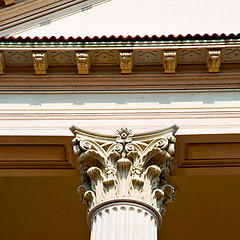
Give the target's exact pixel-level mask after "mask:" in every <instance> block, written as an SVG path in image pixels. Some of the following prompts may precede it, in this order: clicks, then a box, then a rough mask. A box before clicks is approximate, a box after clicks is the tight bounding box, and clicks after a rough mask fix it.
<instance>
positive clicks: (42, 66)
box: [32, 52, 48, 74]
mask: <svg viewBox="0 0 240 240" xmlns="http://www.w3.org/2000/svg"><path fill="white" fill-rule="evenodd" d="M32 58H33V66H34V69H35V73H36V74H46V73H47V68H48V62H47V54H46V52H33V53H32Z"/></svg>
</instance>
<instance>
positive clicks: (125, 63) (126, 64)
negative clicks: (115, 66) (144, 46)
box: [119, 51, 133, 73]
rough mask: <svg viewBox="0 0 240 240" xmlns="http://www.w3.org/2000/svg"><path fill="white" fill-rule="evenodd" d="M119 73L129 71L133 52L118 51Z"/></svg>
mask: <svg viewBox="0 0 240 240" xmlns="http://www.w3.org/2000/svg"><path fill="white" fill-rule="evenodd" d="M119 54H120V68H121V73H131V72H132V68H133V52H131V51H128V52H126V51H125V52H120V53H119Z"/></svg>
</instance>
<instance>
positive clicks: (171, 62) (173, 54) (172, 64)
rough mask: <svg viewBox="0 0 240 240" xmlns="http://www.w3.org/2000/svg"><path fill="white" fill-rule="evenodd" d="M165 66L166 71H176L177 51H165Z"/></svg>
mask: <svg viewBox="0 0 240 240" xmlns="http://www.w3.org/2000/svg"><path fill="white" fill-rule="evenodd" d="M163 67H164V70H165V73H175V69H176V67H177V51H174V50H172V51H163Z"/></svg>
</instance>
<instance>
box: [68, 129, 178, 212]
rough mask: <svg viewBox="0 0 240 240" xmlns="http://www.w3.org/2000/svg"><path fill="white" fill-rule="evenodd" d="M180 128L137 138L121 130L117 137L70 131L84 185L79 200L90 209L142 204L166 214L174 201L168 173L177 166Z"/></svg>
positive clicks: (78, 130)
mask: <svg viewBox="0 0 240 240" xmlns="http://www.w3.org/2000/svg"><path fill="white" fill-rule="evenodd" d="M177 129H178V127H177V126H172V127H169V128H165V129H161V130H159V131H154V132H148V133H143V134H136V135H134V134H133V132H132V131H131V130H128V129H127V128H121V130H118V131H116V136H109V135H97V134H94V133H90V132H87V131H84V130H81V129H79V128H77V127H75V126H73V127H72V128H71V131H72V132H73V134H74V135H75V138H74V139H73V149H74V153H75V154H76V155H77V158H78V166H79V168H80V171H81V176H82V182H83V185H81V186H79V188H78V192H79V194H80V199H81V201H83V202H86V203H87V204H88V206H89V210H91V209H92V208H94V207H95V206H96V205H98V204H101V203H103V202H104V201H108V202H109V201H110V200H113V199H115V200H116V199H131V200H132V201H134V200H135V201H141V202H144V203H146V204H148V205H151V206H152V207H154V208H155V209H158V211H159V213H161V214H164V213H165V209H164V206H165V205H167V204H168V203H169V202H171V201H173V200H174V187H173V186H172V185H171V182H170V180H169V173H170V171H171V169H172V168H173V164H174V145H175V140H176V139H175V137H174V133H175V132H176V131H177Z"/></svg>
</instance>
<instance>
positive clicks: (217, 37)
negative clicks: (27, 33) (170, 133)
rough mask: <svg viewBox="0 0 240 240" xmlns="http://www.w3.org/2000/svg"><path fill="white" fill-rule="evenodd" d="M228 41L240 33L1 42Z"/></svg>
mask: <svg viewBox="0 0 240 240" xmlns="http://www.w3.org/2000/svg"><path fill="white" fill-rule="evenodd" d="M227 39H240V33H239V34H233V33H232V34H229V35H226V34H224V33H222V34H220V35H218V34H216V33H215V34H212V35H208V34H204V35H200V34H196V35H190V34H188V35H186V36H183V35H178V36H174V35H168V36H165V35H162V36H156V35H153V36H144V37H140V36H138V35H137V36H134V37H133V36H127V37H124V36H121V35H120V36H113V35H112V36H110V37H107V36H101V37H98V36H95V37H92V38H91V37H84V38H81V37H77V38H73V37H69V38H65V37H63V36H61V37H59V38H56V37H54V36H52V37H50V38H48V37H42V38H39V37H34V38H30V37H26V38H22V37H16V38H15V37H0V41H1V42H125V41H126V42H129V41H130V42H131V41H132V42H135V41H187V40H227Z"/></svg>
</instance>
